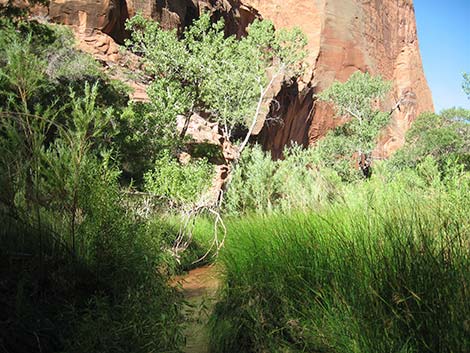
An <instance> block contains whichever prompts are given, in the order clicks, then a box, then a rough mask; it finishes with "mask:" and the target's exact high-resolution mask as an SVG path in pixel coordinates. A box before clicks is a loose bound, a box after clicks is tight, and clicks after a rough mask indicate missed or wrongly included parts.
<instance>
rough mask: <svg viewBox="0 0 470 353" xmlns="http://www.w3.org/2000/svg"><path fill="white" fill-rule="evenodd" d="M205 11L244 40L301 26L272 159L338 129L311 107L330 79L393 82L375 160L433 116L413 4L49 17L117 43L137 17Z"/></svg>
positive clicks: (184, 17) (363, 1)
mask: <svg viewBox="0 0 470 353" xmlns="http://www.w3.org/2000/svg"><path fill="white" fill-rule="evenodd" d="M205 10H209V11H211V12H212V14H213V16H214V17H215V18H219V17H224V18H225V19H226V23H227V28H226V30H227V32H228V33H235V34H237V35H243V34H244V30H245V28H246V26H247V25H248V24H249V23H250V22H251V21H253V20H254V19H255V18H256V17H262V18H268V19H271V20H273V21H274V23H275V25H276V26H277V27H292V26H299V27H300V28H301V29H302V30H303V31H304V33H305V34H306V35H307V37H308V40H309V44H308V49H309V57H308V64H309V70H308V72H307V73H306V74H305V75H304V77H303V78H302V79H301V80H299V82H297V83H296V84H295V85H293V86H291V87H284V88H283V89H282V90H281V91H280V92H278V94H277V97H276V98H277V100H278V101H279V102H280V103H281V105H280V106H279V108H278V109H279V110H278V111H271V114H273V115H275V116H276V117H279V118H280V120H281V123H278V124H272V125H266V126H265V127H264V128H263V130H262V131H261V133H260V136H259V139H260V141H261V142H262V143H263V145H264V146H265V147H266V148H267V149H269V150H271V151H272V153H273V155H274V156H279V155H280V153H281V151H282V148H283V147H284V146H285V145H286V144H288V143H289V142H290V141H296V142H297V143H300V144H304V145H308V144H313V143H315V141H316V140H318V138H320V137H321V136H323V135H324V134H325V133H326V131H328V129H330V128H331V127H333V126H335V124H337V123H338V120H336V119H334V117H333V112H332V110H331V108H329V107H327V106H324V105H321V104H314V94H315V93H318V92H319V91H321V90H322V89H324V88H325V87H328V86H329V85H330V84H331V83H332V82H333V81H334V80H341V81H344V80H347V78H348V77H349V75H350V74H351V73H352V72H354V71H356V70H361V71H368V72H370V73H372V74H381V75H382V76H383V77H384V78H386V79H388V80H391V81H393V91H392V92H391V94H390V97H389V99H388V101H387V102H386V103H385V106H384V108H385V109H391V108H392V107H393V106H394V105H395V104H396V102H397V101H400V102H401V104H400V110H396V111H395V113H394V114H393V118H392V122H391V124H390V126H389V128H388V129H387V130H386V131H384V133H383V136H382V137H381V143H380V144H379V146H378V148H377V151H376V154H377V155H379V156H385V155H388V154H389V153H390V152H392V151H394V150H396V149H397V148H398V147H399V146H400V145H401V144H402V143H403V140H404V134H405V132H406V130H407V129H408V128H409V126H410V123H411V122H412V121H413V120H414V119H415V118H416V116H417V115H418V114H419V113H421V112H423V111H431V110H433V109H434V108H433V102H432V98H431V92H430V90H429V87H428V85H427V82H426V78H425V76H424V73H423V68H422V63H421V57H420V53H419V46H418V38H417V31H416V21H415V15H414V7H413V2H412V0H156V1H149V0H127V1H126V0H105V1H90V0H74V1H67V0H51V3H50V5H49V9H48V14H49V17H50V18H51V19H52V20H54V21H57V22H61V23H66V24H71V25H75V26H78V28H79V29H80V32H81V33H88V34H92V33H96V32H98V34H99V35H100V36H102V35H101V34H100V32H103V33H105V34H108V35H109V36H111V37H112V38H114V39H115V40H116V41H118V42H120V41H122V40H123V38H124V37H125V36H126V33H125V31H124V21H125V19H126V18H128V17H129V16H132V15H133V14H135V13H136V12H137V11H141V12H143V13H144V14H145V15H146V16H148V17H151V18H154V19H155V20H157V21H159V22H160V23H162V25H163V26H164V27H166V28H180V29H181V28H182V27H184V26H185V25H187V24H189V23H190V22H191V21H192V20H193V19H194V18H196V17H197V16H198V15H199V14H200V13H201V11H205ZM100 38H102V37H100ZM103 41H105V40H103V39H101V40H100V41H99V44H100V45H101V47H102V48H105V49H104V51H105V52H104V54H106V50H111V49H109V48H113V49H112V50H111V54H116V50H115V49H114V47H113V45H112V43H107V44H106V43H105V44H103V43H102V42H103ZM95 47H96V46H95ZM98 47H99V46H98ZM95 49H96V48H95ZM98 50H102V49H100V48H98ZM108 54H109V53H108Z"/></svg>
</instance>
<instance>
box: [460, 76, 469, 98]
mask: <svg viewBox="0 0 470 353" xmlns="http://www.w3.org/2000/svg"><path fill="white" fill-rule="evenodd" d="M462 88H463V91H464V92H465V94H466V95H467V96H468V98H469V99H470V74H468V73H464V74H463V84H462Z"/></svg>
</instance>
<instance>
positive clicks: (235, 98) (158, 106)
mask: <svg viewBox="0 0 470 353" xmlns="http://www.w3.org/2000/svg"><path fill="white" fill-rule="evenodd" d="M224 27H225V25H224V22H223V20H220V21H218V22H216V23H212V21H211V18H210V15H209V14H208V13H205V14H203V15H201V16H200V18H199V19H197V20H196V21H194V23H193V24H192V26H190V27H189V28H188V29H186V30H185V31H184V33H182V35H181V36H180V35H179V34H178V33H177V31H176V30H170V31H165V30H163V29H162V28H161V27H160V25H159V24H158V23H156V22H153V21H150V20H147V19H145V18H144V17H142V16H140V15H137V16H135V17H133V18H132V19H130V20H129V21H128V22H127V29H128V30H129V31H130V33H131V39H130V40H129V41H128V42H127V45H128V47H129V48H131V49H132V50H133V51H134V52H135V53H137V54H139V55H141V56H142V57H143V58H144V61H145V69H146V70H147V72H148V73H149V74H150V75H152V76H153V77H154V80H153V82H152V83H151V85H150V87H149V88H148V91H147V93H148V95H149V98H150V105H151V106H152V109H153V112H154V115H155V119H156V120H157V121H159V125H160V126H166V127H167V128H170V129H171V130H172V131H176V117H177V116H178V115H183V116H185V117H186V123H187V124H188V123H189V119H190V117H191V116H192V115H193V113H198V114H200V115H202V116H204V117H207V119H209V120H210V121H213V122H216V123H218V125H219V128H220V130H221V132H222V135H223V139H224V140H225V142H230V143H231V144H233V145H234V147H235V148H236V150H237V153H236V156H235V157H233V159H231V160H229V161H228V162H227V163H229V164H231V165H229V168H228V170H229V173H230V171H231V170H233V166H234V165H236V163H237V161H238V159H239V158H240V155H241V152H242V151H243V149H244V148H245V146H246V145H247V143H248V141H249V138H250V135H251V134H252V131H253V129H254V128H255V126H256V123H257V119H258V116H259V115H260V110H261V108H262V104H263V98H264V97H265V96H266V94H267V92H268V91H269V89H270V88H271V86H272V84H273V82H275V80H279V79H286V80H287V79H292V78H295V76H296V75H299V74H300V73H301V71H302V69H303V65H302V60H303V59H304V57H305V55H306V52H305V50H304V48H305V46H306V43H307V41H306V37H305V36H304V35H303V34H302V32H301V31H300V30H299V29H292V30H280V31H276V30H275V29H274V25H273V24H272V22H269V21H258V20H256V21H254V22H253V23H252V24H251V25H250V26H249V27H248V29H247V32H248V35H247V36H246V37H243V38H236V37H235V36H226V35H225V33H224ZM238 128H243V129H244V130H245V131H246V133H245V135H244V136H243V137H242V138H241V139H238V140H237V141H235V139H234V130H235V129H238ZM183 131H184V130H183ZM225 187H227V186H225ZM222 195H223V193H222V190H219V193H218V195H217V199H216V200H210V201H208V202H205V201H204V200H202V201H201V202H199V203H197V204H196V205H195V206H194V207H192V208H191V210H190V211H188V212H186V213H185V214H184V215H183V221H182V224H183V225H182V231H180V237H178V239H177V240H176V242H175V246H174V253H175V254H176V255H177V256H178V252H180V251H181V250H184V249H185V248H186V247H187V245H188V244H189V241H190V240H191V234H190V233H191V231H189V232H188V231H187V229H188V228H189V225H190V224H191V219H193V218H194V217H195V216H196V215H197V214H199V213H201V212H203V211H208V212H212V213H213V214H214V216H215V219H216V222H215V227H214V228H215V233H216V234H215V236H214V242H213V244H212V245H213V246H215V247H216V248H217V249H218V248H220V246H221V245H222V244H223V240H222V241H219V239H218V237H217V227H218V224H222V227H223V222H221V218H220V214H219V213H218V211H217V209H218V207H219V206H220V204H221V201H222ZM223 228H224V227H223ZM188 233H189V234H188Z"/></svg>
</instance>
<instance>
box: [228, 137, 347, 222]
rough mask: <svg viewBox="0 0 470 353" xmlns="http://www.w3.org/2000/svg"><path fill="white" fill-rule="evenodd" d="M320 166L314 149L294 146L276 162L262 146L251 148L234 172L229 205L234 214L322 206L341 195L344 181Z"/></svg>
mask: <svg viewBox="0 0 470 353" xmlns="http://www.w3.org/2000/svg"><path fill="white" fill-rule="evenodd" d="M320 165H321V163H320V162H319V159H318V155H317V151H315V150H314V149H303V148H302V147H300V146H296V145H294V146H293V147H291V148H287V149H286V150H285V151H284V159H283V160H278V161H273V160H272V159H271V156H270V154H269V153H265V152H263V151H262V150H261V148H260V147H259V146H254V147H253V148H247V149H246V150H245V152H244V153H243V155H242V158H241V160H240V162H239V164H238V165H237V166H236V169H235V171H234V173H233V176H232V180H231V182H230V187H229V189H228V192H227V195H226V198H225V208H226V210H227V211H228V212H229V213H232V214H237V213H249V212H252V211H256V212H271V211H276V210H278V211H279V210H283V211H289V210H295V209H311V208H318V207H320V206H321V205H323V204H324V203H327V202H328V201H330V200H333V199H334V198H335V197H336V196H337V194H338V190H339V185H340V181H341V180H340V179H339V177H338V175H337V174H336V173H335V172H334V171H332V170H330V169H328V168H323V169H321V170H320Z"/></svg>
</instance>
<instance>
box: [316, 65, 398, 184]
mask: <svg viewBox="0 0 470 353" xmlns="http://www.w3.org/2000/svg"><path fill="white" fill-rule="evenodd" d="M390 88H391V84H390V82H387V81H384V80H383V79H382V78H381V77H380V76H376V77H373V76H371V75H370V74H368V73H362V72H360V71H357V72H355V73H353V74H352V75H351V77H350V78H349V80H348V81H346V82H345V83H341V82H338V81H336V82H334V83H333V84H332V85H331V86H330V87H329V88H328V89H326V90H325V91H323V92H322V93H320V94H319V95H318V98H319V99H320V100H321V101H325V102H330V103H333V104H334V107H335V109H336V114H337V116H339V117H343V118H347V119H348V120H347V121H346V123H344V124H343V125H341V126H340V127H338V128H336V129H334V130H333V131H330V132H329V133H328V135H327V136H326V137H325V138H324V139H322V140H321V141H320V142H319V144H318V150H319V153H320V155H321V157H322V159H323V160H324V162H325V163H326V165H327V166H329V167H333V168H334V169H336V170H337V171H338V172H339V173H340V174H341V175H342V176H343V177H344V178H346V179H349V178H350V177H351V176H352V175H353V174H355V172H354V171H353V170H352V169H351V165H352V163H351V157H352V155H353V154H355V153H357V154H358V155H359V158H360V157H361V156H363V155H364V156H366V157H367V158H369V157H370V154H371V153H372V151H373V149H374V148H375V146H376V144H377V138H378V135H379V133H380V131H381V130H382V129H383V128H384V127H385V126H386V125H387V123H388V122H389V120H390V114H389V113H386V112H383V111H381V110H380V109H379V107H378V106H379V103H380V100H381V99H383V98H384V97H385V96H386V94H387V93H388V92H389V90H390Z"/></svg>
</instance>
